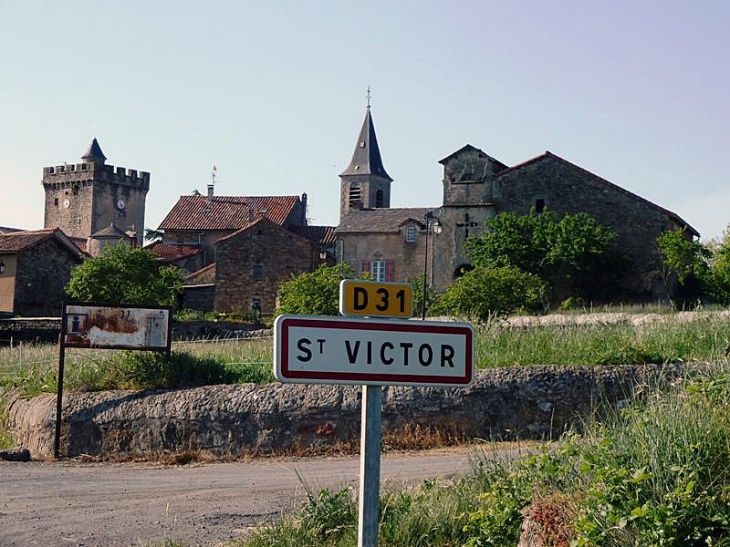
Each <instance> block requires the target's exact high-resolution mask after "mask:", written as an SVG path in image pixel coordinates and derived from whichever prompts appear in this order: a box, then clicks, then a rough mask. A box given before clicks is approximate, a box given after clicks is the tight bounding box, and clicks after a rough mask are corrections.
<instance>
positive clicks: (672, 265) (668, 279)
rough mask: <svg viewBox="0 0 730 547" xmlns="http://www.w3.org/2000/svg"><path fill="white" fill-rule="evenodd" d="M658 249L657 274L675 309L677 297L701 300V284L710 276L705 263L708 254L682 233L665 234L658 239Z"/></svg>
mask: <svg viewBox="0 0 730 547" xmlns="http://www.w3.org/2000/svg"><path fill="white" fill-rule="evenodd" d="M657 246H658V247H659V253H660V255H661V264H660V266H659V275H660V276H661V278H662V282H663V283H664V290H665V292H666V294H667V297H668V298H669V300H670V302H671V303H672V305H673V306H675V307H676V306H677V304H678V297H679V296H682V297H683V298H685V299H693V300H696V299H698V298H700V296H701V294H702V285H703V283H706V282H707V281H708V277H709V276H708V274H709V266H708V263H707V261H708V259H709V258H710V257H711V255H712V253H711V251H710V250H709V249H708V248H707V247H705V246H704V245H703V244H702V243H700V242H699V241H692V240H689V239H687V238H686V237H685V235H684V230H669V231H667V232H664V233H663V234H661V235H660V236H659V237H658V238H657ZM675 280H676V282H677V284H678V285H679V287H677V286H676V285H675ZM680 287H685V291H684V294H681V293H680V291H679V288H680ZM688 288H689V289H690V290H687V289H688Z"/></svg>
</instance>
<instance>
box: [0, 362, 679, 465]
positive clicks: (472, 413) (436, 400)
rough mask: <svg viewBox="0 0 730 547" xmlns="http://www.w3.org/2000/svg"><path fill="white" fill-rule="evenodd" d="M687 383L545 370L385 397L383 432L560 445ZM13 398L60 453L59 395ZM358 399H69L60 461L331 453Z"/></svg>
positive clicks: (265, 392)
mask: <svg viewBox="0 0 730 547" xmlns="http://www.w3.org/2000/svg"><path fill="white" fill-rule="evenodd" d="M684 372H686V370H683V368H682V367H681V366H675V365H664V366H662V365H642V366H627V367H578V366H572V367H565V366H560V367H558V366H540V367H523V368H509V369H497V370H489V371H480V372H479V373H478V374H477V377H476V380H475V382H474V385H473V386H472V387H470V388H469V389H438V388H403V387H386V388H383V389H384V393H383V427H384V429H386V430H389V431H399V430H403V428H404V427H410V428H413V427H415V426H421V427H422V428H424V429H432V428H436V429H438V430H445V431H448V432H450V433H454V432H459V433H461V434H463V435H464V436H465V437H467V438H472V439H491V438H496V439H516V438H520V439H544V438H549V437H555V436H558V435H559V434H561V433H562V432H563V431H564V430H565V429H566V428H569V427H572V426H575V425H580V423H581V419H583V418H585V417H586V416H588V415H589V414H591V413H594V412H601V411H602V410H605V409H607V408H610V407H615V406H620V405H622V404H624V403H625V402H626V401H627V400H628V399H629V398H630V396H631V394H632V392H633V390H634V389H635V387H636V386H638V385H641V386H644V387H646V386H650V387H651V386H656V385H658V384H660V383H662V382H665V381H669V380H671V379H673V378H676V377H677V375H680V374H683V373H684ZM4 398H5V399H6V401H8V405H7V408H8V412H9V417H10V423H11V427H12V428H13V429H14V431H15V439H16V441H18V442H19V444H20V446H21V447H25V448H28V449H30V450H31V452H32V454H33V457H36V458H37V457H44V456H48V455H50V454H52V452H53V439H54V423H55V400H56V397H55V395H50V394H48V395H43V396H39V397H35V398H33V399H31V400H24V399H21V398H20V397H18V396H17V395H14V394H8V393H6V394H5V396H4ZM360 400H361V390H360V388H359V387H352V386H321V385H284V384H272V385H268V386H256V385H252V384H247V385H220V386H209V387H204V388H196V389H187V390H177V391H144V392H122V391H109V392H99V393H76V394H67V395H65V396H64V405H63V422H62V440H61V446H62V454H64V455H67V456H78V455H81V454H89V455H97V456H99V455H111V454H113V455H143V454H145V453H155V452H160V451H166V450H170V451H180V450H186V449H206V450H210V451H214V452H220V453H226V454H239V453H242V452H254V453H257V452H258V453H261V452H264V453H266V452H276V451H284V450H287V449H292V448H295V447H296V448H299V449H301V448H307V447H323V446H331V445H333V444H334V443H337V442H341V441H346V442H349V441H352V439H353V438H356V437H357V435H358V434H359V430H360V412H361V409H360Z"/></svg>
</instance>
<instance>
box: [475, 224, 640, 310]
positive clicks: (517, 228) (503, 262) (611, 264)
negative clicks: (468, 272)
mask: <svg viewBox="0 0 730 547" xmlns="http://www.w3.org/2000/svg"><path fill="white" fill-rule="evenodd" d="M615 243H616V234H615V233H614V232H613V231H612V230H611V229H610V228H608V227H606V226H603V225H600V224H598V223H597V222H596V221H595V219H594V218H593V217H591V216H589V215H586V214H585V213H579V214H576V215H564V216H563V217H560V216H559V215H557V214H556V213H553V212H551V211H545V212H543V213H540V214H537V213H535V211H534V210H531V211H530V213H529V214H528V215H520V214H517V213H502V214H499V215H497V216H496V217H495V218H493V219H490V220H487V222H486V230H484V232H483V233H482V234H481V235H480V236H478V237H472V238H469V239H468V240H467V242H466V248H467V252H468V253H469V255H470V256H471V258H472V260H473V261H474V265H475V266H480V267H483V268H500V267H505V266H511V267H514V268H518V269H520V270H522V271H524V272H528V273H531V274H534V275H536V276H538V277H540V278H541V279H543V280H545V281H547V283H548V284H549V286H550V291H551V293H552V298H553V299H557V300H558V301H562V300H563V299H565V298H566V297H568V296H579V297H582V298H585V299H588V300H603V299H607V298H608V299H610V298H615V292H616V289H617V287H618V279H619V277H620V276H621V275H622V272H623V269H624V267H625V265H626V259H625V258H624V257H623V256H622V255H621V254H620V253H619V252H618V250H617V249H616V245H615Z"/></svg>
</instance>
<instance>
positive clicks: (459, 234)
mask: <svg viewBox="0 0 730 547" xmlns="http://www.w3.org/2000/svg"><path fill="white" fill-rule="evenodd" d="M439 163H441V164H442V165H443V167H444V175H443V179H442V185H443V199H442V203H441V205H440V206H437V207H429V208H391V207H390V185H391V183H392V182H393V181H392V179H391V178H390V176H389V175H388V174H387V172H386V171H385V169H384V167H383V163H382V159H381V154H380V150H379V149H378V144H377V139H376V136H375V129H374V125H373V121H372V116H371V113H370V108H369V107H368V109H367V112H366V115H365V121H364V123H363V126H362V129H361V131H360V135H359V138H358V141H357V144H356V146H355V152H354V153H353V156H352V159H351V161H350V164H349V166H348V167H347V168H346V169H345V171H343V172H342V173H341V174H340V179H341V186H340V194H341V197H340V223H339V226H338V227H337V230H336V234H337V241H336V252H337V260H338V261H345V262H349V263H350V264H351V265H352V266H353V267H354V268H355V269H356V271H357V272H358V273H360V272H363V271H369V272H371V274H372V275H373V277H375V279H378V280H383V281H386V280H394V281H408V280H410V279H414V278H416V279H422V276H424V275H425V276H426V283H427V284H428V285H431V286H433V287H434V288H435V289H436V290H438V291H443V290H444V289H445V288H446V287H448V286H449V285H450V284H451V283H452V282H453V281H454V280H455V279H456V278H457V277H458V276H459V275H461V273H462V272H463V271H465V270H466V269H469V268H470V266H471V264H470V260H469V257H468V256H467V254H466V251H465V245H464V243H465V241H466V239H467V238H468V237H470V236H478V235H479V234H481V233H482V231H483V229H484V223H485V221H486V220H487V219H491V218H494V217H495V216H496V215H497V214H499V213H502V212H510V211H511V212H516V213H520V214H527V213H528V212H529V211H530V208H533V207H534V208H535V211H536V212H538V213H540V212H542V211H543V210H546V209H549V210H551V211H554V212H556V213H558V214H560V215H563V214H577V213H587V214H588V215H590V216H592V217H594V218H595V219H596V221H597V222H598V223H600V224H604V225H606V226H608V227H610V228H611V229H612V230H613V231H614V232H615V233H616V234H617V238H618V246H619V247H620V248H621V249H622V250H623V251H624V252H625V253H626V254H627V255H628V257H629V259H630V261H631V266H630V269H629V271H628V272H627V275H626V277H625V278H624V280H623V282H622V285H623V286H624V288H625V291H626V292H627V293H628V294H631V295H633V297H635V298H648V297H661V296H662V295H663V286H662V285H661V283H659V282H658V281H657V280H656V279H655V277H653V276H652V274H653V272H654V271H655V270H656V266H657V263H658V259H659V255H658V250H657V248H656V238H657V237H658V236H659V235H660V234H661V233H662V232H664V231H666V230H673V229H679V230H683V231H684V233H685V235H686V237H687V238H688V239H693V238H697V237H699V233H698V232H697V231H696V230H695V229H694V228H693V227H692V226H690V225H689V224H688V223H686V222H685V221H684V220H683V219H682V218H680V217H679V216H678V215H677V214H675V213H673V212H671V211H668V210H666V209H664V208H662V207H660V206H658V205H656V204H654V203H652V202H650V201H648V200H646V199H644V198H642V197H640V196H638V195H636V194H633V193H632V192H629V191H628V190H626V189H624V188H621V187H620V186H617V185H616V184H614V183H612V182H609V181H607V180H605V179H603V178H601V177H599V176H597V175H595V174H593V173H590V172H589V171H586V170H585V169H583V168H581V167H579V166H577V165H575V164H573V163H571V162H569V161H567V160H564V159H563V158H560V157H559V156H557V155H555V154H553V153H551V152H545V153H544V154H542V155H540V156H538V157H536V158H533V159H530V160H528V161H525V162H524V163H521V164H518V165H515V166H512V167H510V166H507V165H505V164H504V163H502V162H500V161H498V160H496V159H494V158H492V157H491V156H489V155H488V154H486V153H485V152H483V151H482V150H480V149H478V148H476V147H474V146H471V145H466V146H464V147H463V148H461V149H460V150H457V151H456V152H454V153H452V154H451V155H449V156H447V157H446V158H444V159H442V160H440V162H439ZM427 246H428V250H427V248H426V247H427Z"/></svg>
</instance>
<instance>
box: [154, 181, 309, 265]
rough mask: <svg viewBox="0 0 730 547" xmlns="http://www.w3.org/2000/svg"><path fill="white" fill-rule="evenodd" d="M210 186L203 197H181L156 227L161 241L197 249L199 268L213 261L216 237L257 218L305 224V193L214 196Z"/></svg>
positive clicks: (285, 223) (227, 233)
mask: <svg viewBox="0 0 730 547" xmlns="http://www.w3.org/2000/svg"><path fill="white" fill-rule="evenodd" d="M213 189H214V186H213V184H209V185H208V194H207V195H206V196H203V195H201V194H198V193H194V194H192V195H187V196H180V199H179V200H178V201H177V203H176V204H175V205H174V206H173V208H172V209H171V210H170V212H169V213H167V215H166V216H165V218H164V219H163V220H162V222H161V223H160V225H159V227H158V230H160V231H163V232H164V236H163V238H162V242H161V243H162V244H164V245H168V246H173V247H177V246H183V247H187V248H190V249H193V248H195V249H199V250H200V251H201V256H200V257H199V260H200V261H201V264H200V267H201V268H202V267H203V266H208V265H209V264H212V263H213V262H215V261H216V256H215V243H216V242H217V241H218V240H219V239H221V238H223V237H226V236H229V235H231V234H233V233H235V232H237V231H238V230H240V229H241V228H245V227H246V226H249V225H250V224H252V223H253V222H254V221H256V220H257V219H258V218H260V217H266V218H268V219H269V220H271V221H273V222H275V223H276V224H279V225H280V226H284V227H285V228H289V227H290V226H306V225H307V219H306V212H307V194H302V196H301V197H299V196H216V195H214V190H213ZM152 251H153V252H155V250H154V249H152ZM160 256H164V255H160Z"/></svg>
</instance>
